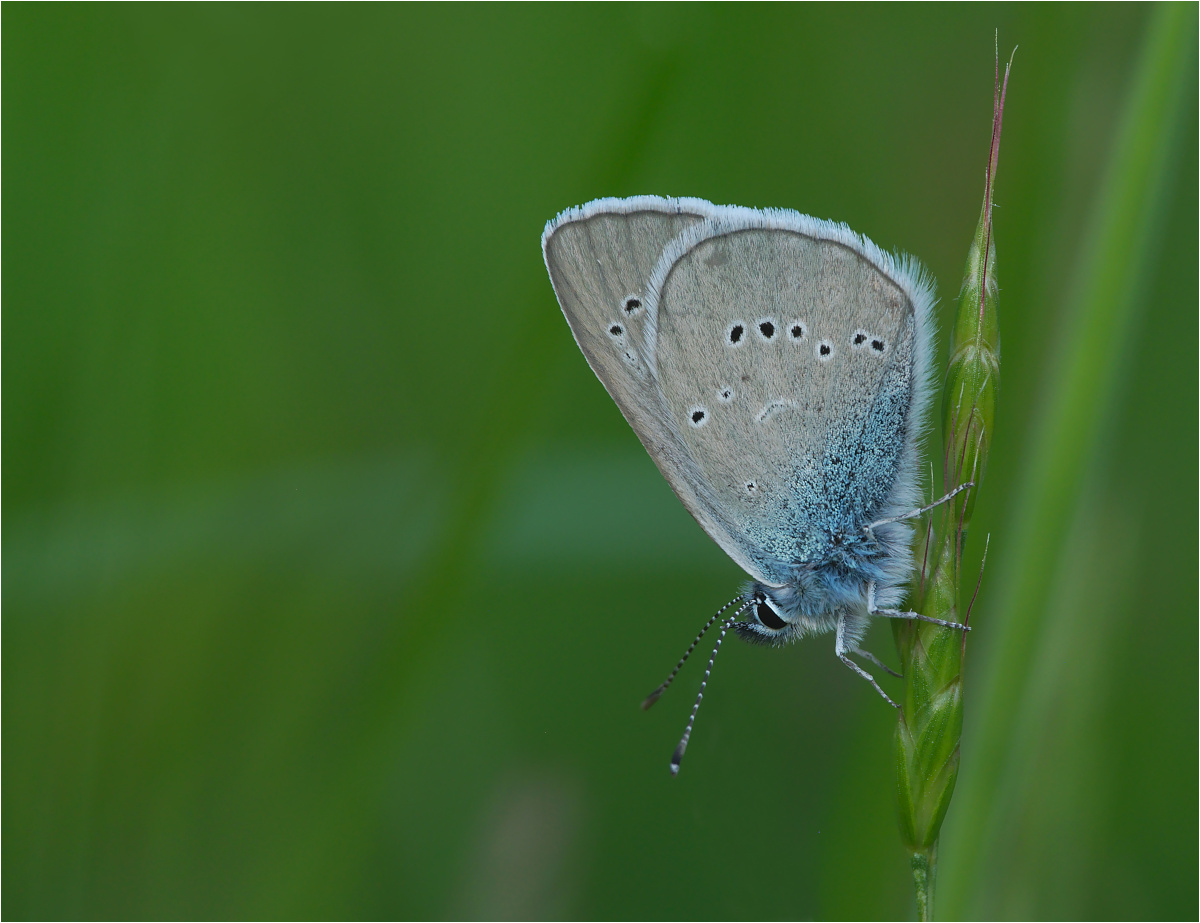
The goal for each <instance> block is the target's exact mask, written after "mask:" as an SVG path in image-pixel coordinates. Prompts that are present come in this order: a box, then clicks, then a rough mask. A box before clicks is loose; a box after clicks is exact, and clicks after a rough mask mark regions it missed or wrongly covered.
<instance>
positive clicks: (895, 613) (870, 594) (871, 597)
mask: <svg viewBox="0 0 1200 923" xmlns="http://www.w3.org/2000/svg"><path fill="white" fill-rule="evenodd" d="M867 614H868V615H879V616H882V617H883V618H885V619H917V620H918V621H920V622H929V623H931V624H933V625H941V626H942V627H943V628H961V629H962V630H963V631H970V630H971V626H969V625H963V624H962V623H961V622H947V621H946V620H945V619H935V618H933V617H932V616H929V615H921V613H920V612H902V611H901V610H899V609H880V608H879V607H878V606H876V605H875V583H874V581H872V582H871V583H869V584H867Z"/></svg>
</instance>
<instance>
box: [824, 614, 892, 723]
mask: <svg viewBox="0 0 1200 923" xmlns="http://www.w3.org/2000/svg"><path fill="white" fill-rule="evenodd" d="M846 634H847V632H846V616H844V615H842V616H839V617H838V623H837V640H836V641H835V642H834V647H833V652H834V653H835V654H837V657H838V660H840V661H841V662H842V663H844V664H845V665H846V666H848V667H849V668H850V669H851V670H853V671H854V672H855V673H857V674H858V675H859V676H861V677H862V678H863V679H865V680H866V681H867V682H868V683H870V684H871V686H872V687H874V689H875V691H876V692H878V693H879V694H880V695H881V696H882V697H883V700H884V701H885V702H887V703H888V705H890V706H892V708H899V707H900V706H899V705H897V704H896V703H895V702H893V701H892V700H891V699H890V698H888V694H887V693H886V692H884V691H883V690H882V689H880V688H879V683H877V682H875V677H874V676H872V675H871V674H870V673H868V672H867V671H866V670H864V669H863V668H862V667H860V666H859V665H858V664H856V663H855V662H854V661H853V660H851V659H850V657H849V656H848V654H849V653H850V652H851V651H854V652H856V653H859V649H858V647H857V645H856V646H854V647H850V646H849V645H848V644H847V643H846ZM867 656H870V655H869V654H868V655H867ZM871 659H872V660H875V658H874V657H871ZM875 662H876V663H879V661H878V660H875ZM879 665H880V666H881V667H882V666H883V664H881V663H880V664H879ZM885 669H886V667H885ZM889 672H890V671H889Z"/></svg>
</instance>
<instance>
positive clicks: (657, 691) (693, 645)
mask: <svg viewBox="0 0 1200 923" xmlns="http://www.w3.org/2000/svg"><path fill="white" fill-rule="evenodd" d="M741 598H742V597H740V596H735V597H734V598H733V599H731V600H729V602H727V603H725V605H723V606H722V607H721V608H720V609H718V610H717V612H716V615H714V616H713V617H712V618H711V619H709V620H708V621H707V622H705V623H704V627H703V628H701V629H700V634H698V635H696V637H695V639H694V640H693V641H692V643H691V644H690V645H689V646H688V649H687V650H686V651H684V652H683V656H682V657H680V658H679V663H677V664H675V669H674V670H672V671H671V675H670V676H668V677H667V678H666V679H665V680H664V681H663V683H662V684H661V685H660V686H659V687H658V688H657V689H655V690H654V691H653V692H652V693H650V694H649V695H648V696H646V700H645V701H644V702H642V711H645V710H646V709H648V708H649V707H650V706H651V705H653V704H654V703H655V702H657V701H658V697H659V696H660V695H662V694H663V693H664V692H666V691H667V687H668V686H669V685H671V683H673V682H674V681H675V676H676V674H677V673H679V671H680V670H681V669H682V668H683V665H684V664H685V663H686V662H687V659H688V657H690V656H691V655H692V651H694V650H695V649H696V645H697V644H699V643H700V639H701V638H703V637H704V635H705V634H706V633H707V632H708V630H709V629H710V628H712V626H713V622H715V621H716V620H717V619H718V618H720V617H721V613H722V612H724V611H725V610H726V609H728V608H729V607H730V606H732V605H733V604H734V603H735V602H737V601H738V600H740V599H741Z"/></svg>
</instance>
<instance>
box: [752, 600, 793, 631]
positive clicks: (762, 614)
mask: <svg viewBox="0 0 1200 923" xmlns="http://www.w3.org/2000/svg"><path fill="white" fill-rule="evenodd" d="M754 615H755V617H756V618H757V619H758V620H759V622H761V623H762V624H763V625H765V626H766V627H767V628H770V629H771V630H772V631H779V629H781V628H786V627H787V622H785V621H784V620H783V619H781V618H780V617H779V616H778V615H776V614H775V610H774V609H772V608H771V607H770V606H768V605H767V603H766V601H765V600H764V601H762V602H760V603H759V604H758V605H757V606H755V607H754Z"/></svg>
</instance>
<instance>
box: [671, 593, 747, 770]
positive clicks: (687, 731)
mask: <svg viewBox="0 0 1200 923" xmlns="http://www.w3.org/2000/svg"><path fill="white" fill-rule="evenodd" d="M749 608H750V604H749V603H747V604H746V605H744V606H742V608H740V609H738V611H737V612H735V613H734V614H733V615H731V616H730V617H729V618H727V619H726V620H725V621H724V622H722V623H721V634H720V635H719V636H718V637H717V646H716V647H714V648H713V652H712V656H711V657H709V658H708V667H707V668H706V669H705V671H704V679H702V680H701V681H700V692H699V694H698V695H697V696H696V704H695V705H693V706H692V713H691V715H689V716H688V723H687V727H686V728H684V729H683V739H682V740H680V741H679V746H678V747H676V748H675V752H674V753H673V754H671V775H673V776H677V775H679V764H680V763H681V762H683V754H684V751H685V750H687V745H688V738H689V737H691V736H692V726H693V725H694V724H695V723H696V712H698V711H699V710H700V703H701V702H703V701H704V687H705V686H707V685H708V677H709V674H710V673H712V668H713V663H714V661H716V659H717V654H719V653H721V642H722V641H724V640H725V634H726V632H728V631H729V627H730V626H731V625H732V624H733V623H734V622H736V621H737V620H738V617H739V616H740V615H741V614H742V613H743V612H745V611H746V610H747V609H749Z"/></svg>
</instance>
